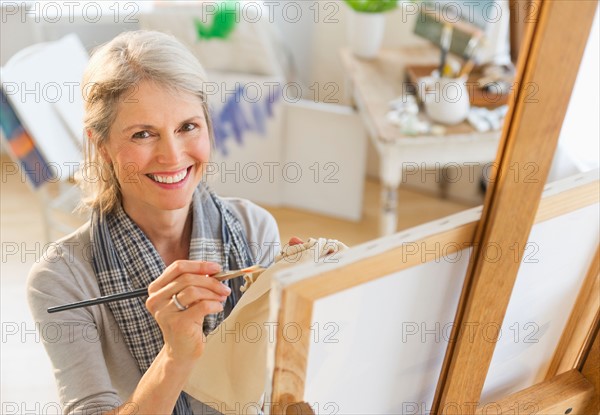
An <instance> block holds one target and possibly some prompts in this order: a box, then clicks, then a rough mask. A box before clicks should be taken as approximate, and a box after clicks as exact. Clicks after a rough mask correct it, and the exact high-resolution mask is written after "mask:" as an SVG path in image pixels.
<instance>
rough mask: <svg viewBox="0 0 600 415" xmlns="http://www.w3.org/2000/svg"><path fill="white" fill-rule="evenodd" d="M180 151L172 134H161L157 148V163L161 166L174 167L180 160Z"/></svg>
mask: <svg viewBox="0 0 600 415" xmlns="http://www.w3.org/2000/svg"><path fill="white" fill-rule="evenodd" d="M181 156H182V149H181V148H180V145H179V143H178V140H177V136H176V135H175V134H173V133H171V134H163V135H161V137H160V140H159V143H158V148H157V161H158V162H159V163H162V164H171V165H176V164H178V163H179V161H180V160H181Z"/></svg>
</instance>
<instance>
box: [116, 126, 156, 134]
mask: <svg viewBox="0 0 600 415" xmlns="http://www.w3.org/2000/svg"><path fill="white" fill-rule="evenodd" d="M134 128H135V129H138V128H139V129H143V130H146V129H152V128H154V126H153V125H150V124H134V125H130V126H129V127H125V128H124V129H123V131H122V132H127V131H129V130H133V129H134Z"/></svg>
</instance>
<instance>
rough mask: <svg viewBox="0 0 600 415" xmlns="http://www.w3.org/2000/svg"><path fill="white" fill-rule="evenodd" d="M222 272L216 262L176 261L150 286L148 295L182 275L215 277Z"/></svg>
mask: <svg viewBox="0 0 600 415" xmlns="http://www.w3.org/2000/svg"><path fill="white" fill-rule="evenodd" d="M220 271H221V266H220V265H219V264H217V263H216V262H207V261H189V260H180V261H175V262H173V263H172V264H171V265H169V266H168V267H167V269H165V271H164V272H163V273H162V274H161V276H160V277H158V278H157V279H156V280H154V281H153V282H152V283H151V284H150V285H149V286H148V293H153V292H156V291H158V290H160V289H161V288H162V287H164V286H165V285H167V284H168V283H170V282H171V281H173V280H174V279H175V278H177V277H179V276H180V275H182V274H197V275H213V274H216V273H218V272H220Z"/></svg>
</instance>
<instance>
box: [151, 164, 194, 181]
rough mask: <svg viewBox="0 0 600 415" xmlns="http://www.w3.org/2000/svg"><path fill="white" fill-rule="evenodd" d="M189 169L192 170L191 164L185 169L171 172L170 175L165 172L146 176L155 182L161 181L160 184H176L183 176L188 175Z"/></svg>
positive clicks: (182, 179)
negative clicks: (175, 172)
mask: <svg viewBox="0 0 600 415" xmlns="http://www.w3.org/2000/svg"><path fill="white" fill-rule="evenodd" d="M191 170H192V166H190V167H188V168H187V169H185V170H182V171H181V172H179V173H177V174H171V175H166V174H147V175H146V176H148V177H149V178H150V179H152V180H154V181H155V182H157V183H162V184H177V183H180V182H182V181H184V180H185V178H186V177H187V176H188V174H189V173H190V171H191Z"/></svg>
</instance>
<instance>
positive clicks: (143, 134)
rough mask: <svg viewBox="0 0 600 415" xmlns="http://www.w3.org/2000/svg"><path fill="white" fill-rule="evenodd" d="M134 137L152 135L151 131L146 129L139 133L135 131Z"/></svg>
mask: <svg viewBox="0 0 600 415" xmlns="http://www.w3.org/2000/svg"><path fill="white" fill-rule="evenodd" d="M132 137H133V138H148V137H150V133H149V132H148V131H146V130H144V131H138V132H137V133H135V134H134V135H132Z"/></svg>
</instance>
